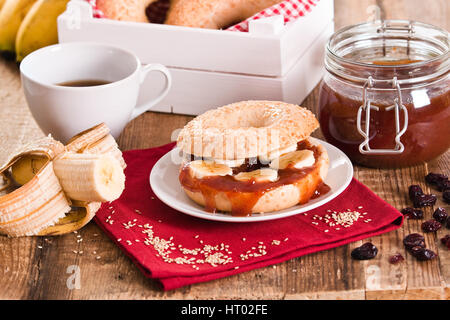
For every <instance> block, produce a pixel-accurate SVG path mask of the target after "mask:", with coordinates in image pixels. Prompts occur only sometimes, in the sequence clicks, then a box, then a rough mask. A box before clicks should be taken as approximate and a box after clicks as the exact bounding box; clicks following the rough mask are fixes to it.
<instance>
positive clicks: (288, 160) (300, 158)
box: [269, 150, 316, 169]
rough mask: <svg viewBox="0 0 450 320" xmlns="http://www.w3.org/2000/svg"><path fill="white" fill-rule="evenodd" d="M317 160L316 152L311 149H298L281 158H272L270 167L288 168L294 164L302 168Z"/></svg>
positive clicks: (295, 166) (297, 167)
mask: <svg viewBox="0 0 450 320" xmlns="http://www.w3.org/2000/svg"><path fill="white" fill-rule="evenodd" d="M315 162H316V159H315V158H314V152H312V151H311V150H298V151H293V152H288V153H285V154H283V155H281V156H280V157H279V158H277V159H274V160H272V161H271V162H270V165H269V167H271V168H272V169H286V168H287V167H290V166H292V167H294V168H296V169H301V168H303V167H310V166H312V165H313V164H314V163H315Z"/></svg>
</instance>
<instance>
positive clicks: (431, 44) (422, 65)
mask: <svg viewBox="0 0 450 320" xmlns="http://www.w3.org/2000/svg"><path fill="white" fill-rule="evenodd" d="M325 67H326V69H327V71H328V72H330V73H331V74H334V75H335V76H337V77H339V78H341V79H343V80H346V81H350V82H353V83H355V84H359V85H364V84H365V83H366V82H367V81H368V79H369V77H370V78H373V79H376V80H378V81H380V83H379V84H380V85H381V86H380V88H382V82H383V80H386V84H385V85H386V89H387V88H391V89H392V79H393V78H395V79H396V80H397V81H398V84H399V85H402V88H403V87H404V86H410V85H418V84H420V83H423V82H427V83H429V82H430V81H433V80H434V79H438V78H441V77H442V76H445V75H446V74H448V73H449V71H450V36H449V33H448V32H447V31H446V30H444V29H441V28H438V27H435V26H433V25H430V24H425V23H421V22H415V21H408V20H383V21H381V20H377V21H373V22H366V23H361V24H357V25H353V26H349V27H346V28H343V29H341V30H338V31H337V32H336V33H335V34H334V35H333V36H332V37H331V38H330V40H329V41H328V44H327V47H326V57H325Z"/></svg>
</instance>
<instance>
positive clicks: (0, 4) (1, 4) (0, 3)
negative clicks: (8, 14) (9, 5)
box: [0, 0, 5, 10]
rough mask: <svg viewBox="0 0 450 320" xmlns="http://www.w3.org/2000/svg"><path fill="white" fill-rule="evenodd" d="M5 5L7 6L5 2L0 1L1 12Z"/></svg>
mask: <svg viewBox="0 0 450 320" xmlns="http://www.w3.org/2000/svg"><path fill="white" fill-rule="evenodd" d="M4 4H5V0H0V10H1V9H2V7H3V5H4Z"/></svg>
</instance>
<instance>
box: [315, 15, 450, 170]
mask: <svg viewBox="0 0 450 320" xmlns="http://www.w3.org/2000/svg"><path fill="white" fill-rule="evenodd" d="M449 48H450V37H449V34H448V32H447V31H445V30H442V29H439V28H437V27H434V26H432V25H427V24H423V23H419V22H413V21H403V20H389V21H375V22H368V23H363V24H359V25H354V26H350V27H347V28H344V29H341V30H339V31H337V32H336V33H335V34H334V35H333V36H332V37H331V38H330V40H329V42H328V45H327V48H326V56H325V66H326V70H327V71H328V72H327V73H326V75H325V76H324V79H323V81H322V84H321V88H320V98H319V113H320V114H319V120H320V124H321V128H322V131H323V133H324V136H325V138H326V139H327V140H328V141H329V142H331V143H332V144H334V145H336V146H337V147H338V148H340V149H341V150H343V151H344V152H345V153H346V154H347V155H348V156H349V157H350V158H351V159H352V160H353V161H354V162H356V163H359V164H362V165H366V166H371V167H402V166H409V165H414V164H417V163H421V162H424V161H429V160H431V159H433V158H435V157H437V156H439V155H440V154H442V153H444V152H445V151H446V150H447V149H448V148H449V146H450V125H449V123H450V108H449V106H450V59H449V58H450V50H449Z"/></svg>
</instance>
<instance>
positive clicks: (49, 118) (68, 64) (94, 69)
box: [20, 42, 171, 143]
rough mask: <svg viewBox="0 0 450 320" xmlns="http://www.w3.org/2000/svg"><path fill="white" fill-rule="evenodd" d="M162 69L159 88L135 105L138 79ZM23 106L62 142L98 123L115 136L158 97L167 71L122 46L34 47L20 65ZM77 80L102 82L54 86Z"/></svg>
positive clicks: (160, 95) (155, 102) (157, 100)
mask: <svg viewBox="0 0 450 320" xmlns="http://www.w3.org/2000/svg"><path fill="white" fill-rule="evenodd" d="M152 71H158V72H161V73H162V74H163V75H164V77H165V79H166V83H165V86H164V89H163V90H162V92H161V93H160V94H159V95H158V96H157V97H156V98H153V99H151V100H150V101H146V102H144V103H143V104H142V105H139V106H136V103H137V100H138V95H139V89H140V85H141V83H142V82H143V81H144V79H145V78H146V76H147V75H148V74H149V73H150V72H152ZM20 73H21V79H22V86H23V89H24V92H25V97H26V100H27V102H28V106H29V108H30V110H31V113H32V114H33V117H34V118H35V120H36V122H37V123H38V125H39V127H40V128H41V129H42V131H44V133H45V134H51V135H52V136H53V137H54V138H55V139H57V140H60V141H61V142H63V143H66V142H67V141H68V140H69V139H70V138H71V137H72V136H74V135H75V134H77V133H79V132H81V131H83V130H86V129H88V128H90V127H93V126H95V125H97V124H99V123H101V122H104V123H106V125H107V126H108V127H109V128H110V129H111V134H112V135H113V136H114V137H115V138H117V137H118V136H119V135H120V133H121V132H122V130H123V129H124V127H125V125H126V124H127V123H128V122H129V121H131V120H132V119H134V118H136V117H137V116H139V115H140V114H142V113H143V112H145V111H147V110H149V109H150V108H151V107H152V106H154V105H155V104H157V103H158V102H159V101H161V100H162V99H163V98H164V97H165V96H166V95H167V93H168V91H169V89H170V86H171V76H170V73H169V70H168V69H167V68H166V67H164V66H163V65H161V64H148V65H145V66H142V65H141V63H140V61H139V59H138V57H136V56H135V55H134V54H133V53H131V52H128V51H126V50H124V49H121V48H118V47H114V46H110V45H105V44H99V43H90V42H72V43H63V44H57V45H53V46H48V47H45V48H42V49H39V50H37V51H35V52H33V53H31V54H30V55H28V56H27V57H25V59H24V60H23V61H22V62H21V64H20ZM81 80H102V81H106V82H109V83H107V84H103V85H96V86H84V87H71V86H62V85H59V84H61V83H65V82H71V81H81Z"/></svg>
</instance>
